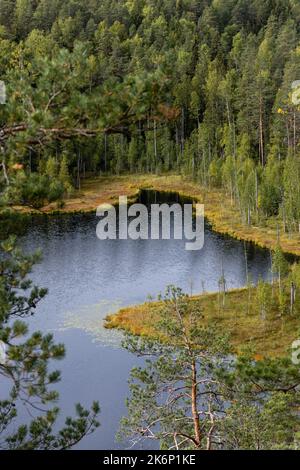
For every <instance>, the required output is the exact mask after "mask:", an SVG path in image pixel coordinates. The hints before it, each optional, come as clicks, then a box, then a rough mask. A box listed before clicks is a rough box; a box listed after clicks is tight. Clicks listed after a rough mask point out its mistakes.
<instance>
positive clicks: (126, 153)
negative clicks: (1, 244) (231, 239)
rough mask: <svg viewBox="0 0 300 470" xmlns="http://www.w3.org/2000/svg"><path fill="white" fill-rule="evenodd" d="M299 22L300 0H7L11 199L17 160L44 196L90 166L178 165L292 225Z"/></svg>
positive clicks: (0, 137) (23, 190)
mask: <svg viewBox="0 0 300 470" xmlns="http://www.w3.org/2000/svg"><path fill="white" fill-rule="evenodd" d="M299 24H300V2H299V0H267V1H264V2H261V1H258V0H213V1H211V0H200V1H196V0H161V1H154V0H128V1H125V0H120V1H107V0H103V1H96V0H87V1H85V2H82V1H80V0H78V1H62V0H52V1H46V0H41V1H39V0H36V1H33V0H17V1H15V0H1V3H0V38H1V39H0V41H1V48H0V50H1V55H0V79H1V80H3V81H4V82H5V83H6V86H7V104H6V105H1V107H0V126H1V127H0V143H1V150H2V167H3V170H4V171H3V172H2V179H3V182H2V183H3V187H4V186H5V180H6V183H9V182H10V180H12V181H13V182H15V185H11V186H14V188H13V189H12V187H11V188H10V189H9V190H7V189H6V193H7V192H8V199H9V200H10V201H13V200H17V199H18V198H19V199H20V198H21V199H22V198H23V200H24V201H26V199H28V200H29V202H30V194H31V192H30V188H28V187H25V186H26V184H27V186H28V185H29V183H28V181H27V180H26V178H25V176H24V174H23V172H22V171H17V169H18V168H19V169H20V165H23V166H24V170H25V173H27V179H28V173H29V172H30V173H31V176H30V181H31V183H32V184H33V185H34V186H38V185H40V184H41V178H48V179H49V178H50V179H51V187H52V190H51V191H50V194H48V195H47V194H46V195H43V197H44V196H45V197H48V199H50V200H51V199H53V200H55V199H56V198H58V197H59V196H60V195H61V193H62V192H64V191H67V192H68V191H71V186H72V184H74V183H75V184H77V185H79V176H80V174H82V173H85V174H87V172H93V173H95V172H97V173H99V172H102V171H106V172H110V173H113V174H114V173H117V174H119V173H120V172H126V171H130V172H136V171H140V172H155V171H156V172H157V171H159V172H160V171H169V170H176V171H180V172H183V173H185V174H187V175H192V176H193V177H194V178H197V179H198V180H199V182H200V183H201V184H204V185H206V186H217V187H223V188H225V189H226V191H227V192H228V193H230V194H231V197H232V198H233V199H234V200H235V201H236V202H237V203H238V204H239V206H240V208H241V214H242V216H243V218H244V219H245V220H246V221H248V222H249V223H250V222H251V221H252V220H254V219H255V220H256V219H261V218H263V217H266V216H273V215H276V216H277V215H278V216H280V220H281V222H282V224H283V226H284V229H285V230H298V229H299V221H300V191H299V184H298V178H299V170H300V163H299V123H300V117H299V105H298V104H297V103H298V100H295V99H293V96H294V97H295V93H296V92H295V89H293V88H292V86H293V84H294V82H295V81H297V80H299V79H300V42H299V35H300V31H299ZM87 138H88V139H87ZM76 178H77V182H76ZM25 180H26V181H27V183H26V181H25ZM42 186H44V185H43V184H42ZM42 199H43V198H42ZM39 203H40V200H37V201H34V204H36V205H38V204H39Z"/></svg>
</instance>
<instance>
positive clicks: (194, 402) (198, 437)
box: [191, 360, 202, 447]
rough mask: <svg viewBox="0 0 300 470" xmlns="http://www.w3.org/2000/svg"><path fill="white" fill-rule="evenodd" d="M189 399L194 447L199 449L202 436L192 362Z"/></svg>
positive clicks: (193, 363) (194, 371) (194, 367)
mask: <svg viewBox="0 0 300 470" xmlns="http://www.w3.org/2000/svg"><path fill="white" fill-rule="evenodd" d="M191 398H192V416H193V423H194V432H195V442H196V446H197V447H200V444H201V440H202V435H201V429H200V419H199V412H198V406H197V370H196V364H195V361H194V360H193V362H192V390H191Z"/></svg>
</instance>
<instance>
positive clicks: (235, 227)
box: [11, 174, 300, 257]
mask: <svg viewBox="0 0 300 470" xmlns="http://www.w3.org/2000/svg"><path fill="white" fill-rule="evenodd" d="M143 189H151V190H156V191H161V192H164V191H165V192H169V193H176V194H178V195H179V196H180V197H182V198H189V199H192V200H193V201H194V202H195V203H201V204H204V205H205V219H206V220H207V222H208V223H209V224H210V225H211V227H212V229H213V230H214V231H215V232H217V233H220V234H223V235H228V236H230V237H232V238H235V239H237V240H241V241H246V242H250V243H254V244H255V245H257V246H259V247H261V248H266V249H269V250H272V249H275V248H276V246H277V244H278V236H279V242H280V245H281V248H282V250H283V251H284V252H285V253H286V254H289V255H293V256H297V257H298V256H300V233H299V234H298V233H293V234H288V233H281V234H280V235H278V224H277V220H276V219H272V218H270V219H268V221H267V222H266V224H265V225H257V226H254V225H247V224H245V223H243V222H242V221H241V215H240V212H239V210H238V208H237V207H236V206H235V205H233V204H232V202H231V200H230V197H229V196H228V195H226V193H225V192H224V191H221V190H216V189H208V188H201V187H200V186H199V185H198V184H197V183H195V182H193V181H189V180H187V178H185V177H183V176H180V175H174V174H170V175H162V176H157V175H130V176H129V175H124V176H123V175H122V176H99V177H95V178H88V179H86V180H83V182H82V188H81V190H76V192H75V193H74V196H73V197H70V198H69V199H65V200H64V207H62V208H58V207H57V205H56V203H51V204H48V205H46V206H44V207H42V208H41V209H39V210H38V209H32V208H30V207H28V206H12V207H11V209H12V210H14V211H17V212H21V213H24V214H29V215H33V214H34V215H59V214H82V213H92V212H94V211H96V209H97V207H98V206H99V205H100V204H103V203H110V204H112V205H116V204H118V198H119V195H122V196H127V197H128V201H129V202H135V201H136V200H137V199H138V196H139V192H140V191H141V190H143Z"/></svg>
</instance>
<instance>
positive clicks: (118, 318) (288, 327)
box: [105, 287, 300, 359]
mask: <svg viewBox="0 0 300 470" xmlns="http://www.w3.org/2000/svg"><path fill="white" fill-rule="evenodd" d="M274 288H275V287H274ZM190 302H192V304H193V309H194V308H195V309H196V311H198V312H199V325H201V326H207V325H208V324H215V325H216V326H217V328H218V329H219V330H220V332H223V333H224V332H229V334H230V342H231V344H232V345H233V347H234V350H235V352H236V353H240V352H241V351H242V350H243V349H245V348H249V347H250V348H251V350H252V351H253V355H254V356H255V357H256V359H260V358H263V357H267V356H273V357H275V356H286V355H287V354H289V353H290V351H291V345H292V343H293V341H295V340H296V339H298V336H299V335H298V336H297V333H298V332H299V326H300V322H299V315H297V314H295V315H292V314H284V315H283V316H280V315H279V314H278V309H277V308H276V305H275V303H274V306H273V307H271V308H270V311H269V312H268V314H267V316H266V318H265V319H262V318H261V316H260V315H259V314H258V313H257V312H258V308H257V307H256V305H255V287H252V288H250V290H249V289H239V290H232V291H229V292H228V293H227V294H226V296H225V305H224V306H223V296H220V295H219V294H218V293H213V294H203V295H200V296H195V297H191V298H190ZM160 307H161V302H147V303H145V304H142V305H137V306H133V307H126V308H122V309H121V310H120V311H119V312H118V313H116V314H113V315H109V316H108V317H107V318H106V323H105V327H106V328H109V329H110V328H112V329H113V328H119V329H122V330H124V331H128V332H130V333H133V334H136V335H139V336H146V337H150V338H156V339H160V340H164V338H161V336H160V333H159V330H158V329H157V325H158V323H159V320H160V311H161V308H160Z"/></svg>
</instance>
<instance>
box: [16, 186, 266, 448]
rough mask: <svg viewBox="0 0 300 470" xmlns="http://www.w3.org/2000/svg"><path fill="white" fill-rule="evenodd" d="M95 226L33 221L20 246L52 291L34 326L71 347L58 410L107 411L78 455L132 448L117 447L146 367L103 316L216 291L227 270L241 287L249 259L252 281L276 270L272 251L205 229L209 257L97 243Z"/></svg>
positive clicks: (91, 219)
mask: <svg viewBox="0 0 300 470" xmlns="http://www.w3.org/2000/svg"><path fill="white" fill-rule="evenodd" d="M142 199H143V201H142V202H147V203H151V202H154V200H155V202H162V200H164V201H166V196H164V197H162V195H161V194H157V193H156V194H154V193H152V192H149V193H147V194H146V193H145V194H144V195H143V198H142ZM167 199H168V201H169V202H173V199H174V196H170V195H169V196H168V197H167ZM171 199H172V201H171ZM175 199H178V198H175ZM174 202H175V201H174ZM97 222H98V219H97V218H96V214H92V215H91V214H87V215H60V216H49V217H33V218H32V221H31V222H30V224H29V227H28V229H27V231H26V234H25V235H24V236H23V237H22V238H21V240H22V245H23V246H24V247H25V249H26V251H28V252H32V251H34V250H36V249H37V248H41V250H42V252H43V260H42V262H41V263H40V264H39V265H37V266H36V267H35V268H34V271H33V273H32V275H31V278H32V279H33V280H34V282H35V283H36V284H37V285H39V286H41V287H47V288H48V289H49V294H48V296H47V297H46V299H44V300H43V301H42V302H41V304H40V305H39V307H38V310H37V313H36V315H35V316H34V317H32V318H31V319H30V320H29V324H30V328H31V329H32V330H33V329H41V330H42V331H43V332H53V333H54V335H55V339H56V341H57V342H63V343H64V344H65V346H66V349H67V355H66V358H65V360H64V361H62V362H58V363H57V364H55V367H57V368H59V369H60V370H61V371H62V382H61V383H60V384H59V385H58V386H57V387H56V388H57V389H58V390H59V392H60V402H59V405H60V407H61V408H62V409H64V410H65V413H66V414H73V409H74V404H75V403H77V402H81V403H82V404H84V405H86V406H88V405H90V404H91V402H92V401H93V400H99V402H100V405H101V416H100V421H101V427H100V428H99V429H98V430H97V431H96V432H95V433H94V434H92V435H90V436H88V437H87V438H86V439H85V440H84V441H82V442H81V443H80V445H79V446H78V448H81V449H118V448H125V446H126V444H125V445H124V444H120V443H116V442H115V434H116V431H117V430H118V424H119V420H120V418H121V417H122V416H123V415H125V414H126V407H125V399H126V396H128V377H129V372H130V369H131V368H132V367H133V366H135V365H137V364H138V363H141V361H140V360H138V359H137V358H136V357H134V356H132V355H130V354H129V353H127V352H126V351H124V350H123V349H122V348H121V340H122V334H121V333H120V332H118V331H112V330H106V329H105V328H104V327H103V320H104V318H105V316H106V315H107V314H109V313H113V312H116V311H117V310H118V309H119V308H120V307H122V306H126V305H131V304H137V303H142V302H144V301H145V300H146V299H147V296H149V295H151V296H153V297H156V296H157V295H158V294H159V293H160V292H163V291H164V289H165V287H166V286H167V285H169V284H174V285H176V286H178V287H181V288H182V289H184V290H185V291H186V292H188V293H190V292H192V293H200V292H203V291H216V290H218V281H219V279H220V277H221V275H222V266H223V269H224V274H225V278H226V282H227V288H229V289H231V288H237V287H242V286H244V285H245V283H246V258H247V264H248V269H249V272H250V274H251V277H252V279H253V281H254V282H256V281H257V280H258V279H259V277H260V276H261V277H263V278H269V276H270V265H271V262H270V253H269V252H268V251H267V250H262V249H259V248H256V247H254V246H253V245H245V244H244V243H243V242H240V241H237V240H234V239H231V238H229V237H225V236H222V235H219V234H217V233H215V232H213V231H212V230H211V228H210V227H209V225H206V227H205V244H204V248H203V250H201V251H186V250H185V241H184V240H170V241H166V240H138V241H133V240H106V241H100V240H98V238H97V237H96V225H97ZM245 248H246V251H245ZM128 445H129V444H128Z"/></svg>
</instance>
